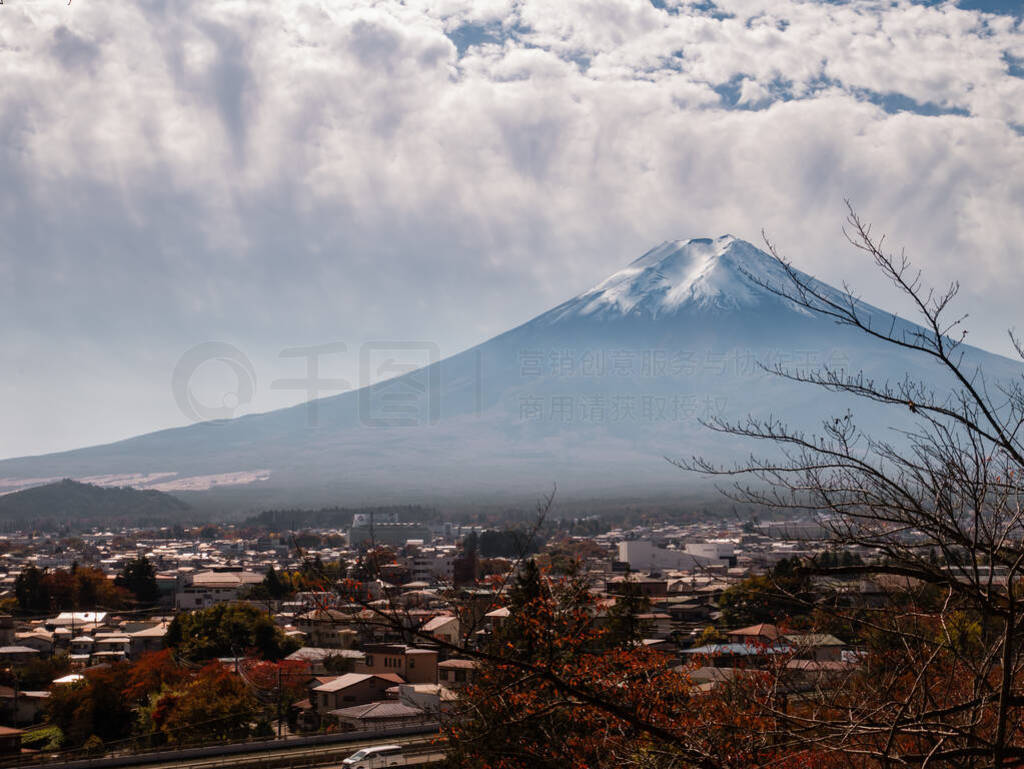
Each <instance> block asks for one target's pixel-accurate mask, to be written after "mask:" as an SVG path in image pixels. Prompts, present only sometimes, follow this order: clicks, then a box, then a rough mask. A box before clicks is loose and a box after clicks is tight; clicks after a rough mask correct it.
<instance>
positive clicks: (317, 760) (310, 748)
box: [21, 734, 444, 769]
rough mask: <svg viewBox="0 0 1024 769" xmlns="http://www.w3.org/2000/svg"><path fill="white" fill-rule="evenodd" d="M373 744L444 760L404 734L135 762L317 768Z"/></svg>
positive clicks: (51, 768) (59, 766)
mask: <svg viewBox="0 0 1024 769" xmlns="http://www.w3.org/2000/svg"><path fill="white" fill-rule="evenodd" d="M371 745H402V746H408V747H407V748H406V751H405V754H406V755H407V757H408V758H411V759H415V763H410V764H407V766H418V765H424V764H429V763H434V762H437V761H440V760H441V759H442V758H443V757H444V753H443V748H442V747H441V746H440V745H439V744H438V736H437V735H436V734H426V735H402V736H392V737H377V738H371V739H364V740H354V741H352V742H336V743H331V744H328V745H305V746H302V745H297V746H293V747H291V748H283V747H277V748H275V747H274V746H273V743H268V744H267V749H266V750H258V751H254V752H247V753H236V754H232V755H220V756H209V757H207V756H203V757H196V756H190V757H184V758H181V759H177V760H176V759H173V758H168V757H167V756H166V754H165V755H164V756H161V757H160V759H159V760H154V761H152V762H145V760H144V759H143V757H141V756H138V757H136V758H137V759H143V760H141V761H139V762H138V763H133V764H132V766H133V767H141V768H142V769H182V767H188V768H189V769H313V767H321V768H323V769H327V768H328V767H340V766H341V762H342V760H343V759H345V758H347V757H348V756H350V755H352V754H353V753H355V752H356V751H357V750H359V749H361V748H366V747H369V746H371ZM115 765H122V766H123V764H121V762H119V761H117V760H116V759H103V758H96V759H93V760H91V761H81V760H76V761H69V762H61V761H57V762H50V763H46V764H33V765H31V766H22V767H21V769H64V768H65V767H68V769H72V768H74V769H78V767H82V768H83V769H84V768H85V767H90V768H91V767H95V768H96V769H101V767H105V766H115Z"/></svg>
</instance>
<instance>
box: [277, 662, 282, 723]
mask: <svg viewBox="0 0 1024 769" xmlns="http://www.w3.org/2000/svg"><path fill="white" fill-rule="evenodd" d="M283 697H284V689H283V688H282V687H281V663H277V739H281V700H282V698H283Z"/></svg>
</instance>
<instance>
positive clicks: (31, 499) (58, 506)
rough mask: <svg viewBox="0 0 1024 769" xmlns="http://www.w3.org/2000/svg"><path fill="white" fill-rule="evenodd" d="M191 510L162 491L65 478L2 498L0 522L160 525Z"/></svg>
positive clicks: (0, 500)
mask: <svg viewBox="0 0 1024 769" xmlns="http://www.w3.org/2000/svg"><path fill="white" fill-rule="evenodd" d="M191 510H192V508H191V507H190V506H189V505H187V504H186V503H184V502H182V501H181V500H180V499H178V498H177V497H175V496H172V495H170V494H166V493H164V492H162V491H153V490H139V489H133V488H129V487H127V486H124V487H106V486H94V485H93V484H91V483H79V482H77V481H72V480H68V479H65V480H63V481H58V482H56V483H49V484H47V485H45V486H35V487H33V488H30V489H25V490H24V491H18V492H15V493H13V494H6V495H4V496H0V521H3V522H5V523H7V522H20V523H46V522H61V521H64V522H74V523H78V522H82V521H96V522H100V521H103V522H114V521H124V522H129V523H132V522H144V521H145V522H157V521H171V520H180V519H181V518H183V517H186V516H187V515H188V514H189V513H190V512H191Z"/></svg>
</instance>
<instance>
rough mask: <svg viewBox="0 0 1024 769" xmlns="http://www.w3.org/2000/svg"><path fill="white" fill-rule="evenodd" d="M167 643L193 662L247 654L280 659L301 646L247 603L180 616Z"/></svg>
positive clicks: (221, 605)
mask: <svg viewBox="0 0 1024 769" xmlns="http://www.w3.org/2000/svg"><path fill="white" fill-rule="evenodd" d="M166 643H167V646H168V647H170V648H172V649H174V650H176V651H177V652H178V653H179V654H181V655H182V656H183V657H185V658H186V659H188V660H191V661H194V662H198V661H203V660H209V659H214V658H217V657H236V656H240V655H242V654H246V653H248V652H254V653H256V654H258V655H259V656H261V657H263V658H265V659H270V660H277V659H281V658H282V657H284V656H286V655H288V654H290V653H291V652H293V651H295V649H297V648H298V647H299V644H298V642H297V641H295V640H294V639H291V638H289V637H288V636H286V635H285V634H284V632H283V631H282V630H281V629H280V628H279V627H277V625H275V624H274V622H273V620H272V619H271V618H270V617H268V616H267V614H266V613H265V612H262V611H260V610H259V609H257V608H255V607H253V606H248V605H244V604H242V605H234V604H223V603H222V604H217V605H216V606H211V607H210V608H208V609H200V610H199V611H194V612H187V613H183V614H178V615H177V616H176V617H175V618H174V620H173V621H172V622H171V624H170V626H169V627H168V628H167V638H166Z"/></svg>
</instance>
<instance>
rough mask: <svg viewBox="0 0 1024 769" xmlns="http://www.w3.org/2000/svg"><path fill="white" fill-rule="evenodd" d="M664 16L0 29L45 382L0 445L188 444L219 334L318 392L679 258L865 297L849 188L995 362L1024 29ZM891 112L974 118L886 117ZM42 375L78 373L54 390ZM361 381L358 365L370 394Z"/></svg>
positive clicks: (816, 10)
mask: <svg viewBox="0 0 1024 769" xmlns="http://www.w3.org/2000/svg"><path fill="white" fill-rule="evenodd" d="M664 5H665V6H667V9H661V8H656V7H654V6H653V5H652V4H650V3H648V2H641V0H601V1H600V2H586V3H583V2H564V1H563V2H555V0H543V1H542V0H491V1H490V2H468V1H467V0H446V2H441V3H436V2H429V3H428V2H425V1H420V0H417V1H416V2H406V3H404V4H403V3H400V2H397V0H378V1H376V2H371V1H370V0H367V1H366V2H362V3H352V2H344V3H343V2H324V3H303V4H291V3H270V2H269V1H265V2H262V3H245V4H241V3H236V2H202V3H200V2H196V3H193V4H188V5H184V6H174V7H171V6H170V5H161V4H159V3H139V4H137V5H136V4H129V3H121V4H116V5H113V6H110V5H107V6H103V5H96V4H94V3H93V4H89V3H75V4H73V5H72V6H71V7H70V8H68V7H65V6H63V5H61V4H49V3H38V4H27V3H26V4H20V3H17V4H8V5H5V6H3V7H0V13H2V18H3V22H4V23H3V24H2V25H0V66H2V68H3V71H4V73H5V76H4V77H3V78H2V79H0V129H2V130H3V135H4V137H5V142H4V145H3V146H2V147H0V174H2V178H3V179H4V180H5V182H4V185H3V186H2V187H0V323H2V324H3V326H4V328H5V331H6V333H7V334H8V335H9V336H10V337H11V338H13V339H15V340H17V341H18V343H17V344H14V345H12V346H11V347H9V348H8V349H7V350H5V351H0V368H2V369H3V370H9V371H14V370H17V371H19V372H22V373H20V374H19V375H18V378H17V380H16V381H17V382H18V384H17V386H16V388H14V392H13V395H12V393H11V385H10V384H9V383H8V385H7V391H6V392H7V395H8V397H7V398H5V399H4V400H3V401H2V403H0V417H3V418H5V419H6V421H5V424H12V425H13V424H16V425H17V426H16V427H15V428H14V429H12V430H8V431H6V432H5V434H4V436H3V437H2V438H0V455H14V454H20V453H25V452H28V451H43V450H51V449H54V448H58V447H63V446H70V445H74V444H86V443H93V442H96V441H99V440H107V439H113V438H115V437H119V436H123V435H128V434H131V433H135V432H142V431H144V430H146V429H149V428H152V427H157V426H164V425H169V424H174V423H176V422H180V421H181V417H180V415H178V414H177V412H176V410H175V408H174V405H173V402H172V401H171V399H170V397H169V394H168V389H167V382H168V381H169V377H170V368H171V367H173V362H174V360H175V355H176V354H180V352H183V351H184V350H185V349H187V348H188V347H190V346H191V345H193V344H195V343H197V342H200V341H204V340H206V339H226V340H229V341H232V342H234V343H236V344H238V345H239V346H242V347H244V349H245V350H246V351H247V353H248V354H250V356H251V357H253V358H254V361H255V362H256V363H257V364H258V365H257V367H258V369H259V370H260V372H261V381H263V382H269V381H270V380H272V379H274V378H276V377H281V376H294V375H295V374H296V372H295V370H294V366H293V363H294V361H292V362H289V361H282V360H281V359H279V358H278V357H277V352H278V351H279V350H280V349H281V348H283V347H286V346H294V345H301V344H314V343H320V342H329V341H334V340H338V339H342V340H346V341H349V342H350V344H351V348H352V349H355V347H356V346H357V345H358V342H359V340H360V339H364V338H370V337H375V336H376V337H390V338H408V337H415V338H430V339H434V340H437V341H439V342H440V343H441V345H442V349H443V350H444V352H446V353H450V352H455V351H456V350H458V349H459V348H461V347H464V346H466V345H469V344H471V343H474V342H476V341H480V340H482V339H483V338H485V337H486V336H488V335H490V334H493V333H497V332H500V331H502V330H504V329H505V328H506V327H508V326H510V325H512V324H514V323H516V322H520V321H523V320H526V319H527V318H528V317H529V316H530V315H532V314H535V313H537V312H540V311H542V310H544V309H546V308H547V307H548V306H550V305H551V304H553V303H555V302H557V301H560V300H562V299H565V298H567V297H568V296H569V295H571V294H573V293H575V292H576V291H578V290H581V289H583V288H585V287H587V286H589V285H592V284H593V283H596V282H597V281H598V280H600V279H601V278H603V277H604V276H605V275H606V274H607V273H610V272H611V271H613V270H615V269H617V268H618V267H620V266H621V264H622V263H623V262H624V261H627V260H629V259H632V258H633V257H635V256H637V255H638V254H639V253H641V252H642V251H644V250H646V248H648V247H649V246H650V245H651V244H652V243H654V242H656V241H659V240H662V239H665V238H670V237H671V238H674V237H689V236H699V235H708V234H710V235H717V234H721V233H723V232H732V233H734V234H736V235H739V236H742V237H746V238H748V239H752V240H756V239H757V238H758V236H759V233H760V231H761V229H762V228H766V229H767V230H768V231H769V232H771V233H772V235H773V237H774V238H775V240H776V241H778V243H779V244H780V245H781V246H782V247H783V248H784V250H786V251H787V252H788V253H789V254H790V255H791V256H793V257H795V258H796V259H797V260H798V261H799V263H800V264H801V266H802V267H805V268H807V269H809V270H811V271H814V272H817V273H819V274H820V275H821V277H823V278H826V279H830V280H834V281H837V280H839V279H841V278H842V277H844V276H846V277H850V276H853V277H854V278H856V277H859V275H861V274H862V270H860V269H854V268H851V267H850V265H849V263H848V261H847V260H848V258H849V251H848V250H846V249H845V248H844V247H843V241H842V238H841V235H840V232H839V224H840V222H841V218H842V214H843V202H842V201H843V199H844V198H845V197H849V198H851V199H852V200H854V201H855V202H856V203H857V204H858V206H860V208H861V209H862V210H863V212H864V214H865V215H866V216H867V217H869V218H871V219H874V220H875V221H876V222H877V226H878V227H880V228H883V229H885V230H888V231H889V232H890V233H891V240H892V242H894V243H900V244H906V245H907V246H908V248H909V249H910V251H911V253H913V254H915V255H918V256H919V257H920V259H921V260H922V261H923V263H924V264H925V266H926V267H927V268H928V269H929V272H930V274H934V275H935V276H936V277H937V278H938V279H943V280H944V279H947V278H952V277H955V276H959V277H962V278H964V280H965V290H966V291H970V292H971V295H970V296H969V297H968V302H967V304H968V305H970V306H972V307H973V306H976V305H979V304H981V302H982V298H984V304H983V307H982V308H981V309H984V311H985V312H987V313H990V314H991V316H992V317H994V318H995V320H993V321H991V322H990V325H989V326H983V327H982V329H983V332H984V333H983V334H982V336H983V337H984V338H979V339H975V340H974V341H977V342H988V343H990V344H991V345H992V346H999V348H1000V349H1005V344H1004V343H1003V342H1002V340H1001V338H1000V337H997V336H996V334H995V329H996V328H998V326H999V325H1001V324H1007V323H1011V322H1012V320H1013V318H1014V317H1015V313H1016V306H1017V296H1018V295H1019V293H1020V290H1021V285H1020V280H1019V279H1018V277H1017V271H1018V264H1019V260H1018V253H1019V245H1018V244H1020V243H1021V242H1022V241H1024V237H1022V236H1024V224H1022V221H1021V219H1020V217H1019V216H1017V215H1016V213H1017V212H1019V211H1020V208H1021V204H1022V203H1024V183H1022V182H1020V181H1019V180H1020V179H1022V178H1024V137H1021V136H1020V135H1019V133H1018V132H1016V131H1015V128H1014V126H1020V125H1024V112H1022V110H1024V92H1022V88H1024V79H1021V78H1017V77H1011V76H1010V75H1009V74H1008V66H1009V65H1008V63H1007V60H1006V58H1005V56H1004V54H1005V53H1006V52H1009V53H1011V54H1012V55H1015V56H1020V55H1022V52H1024V33H1022V30H1021V28H1020V23H1019V22H1018V21H1015V20H1011V19H1008V18H1006V17H995V16H990V15H989V16H984V15H982V14H979V13H976V12H968V11H961V10H958V9H957V8H956V7H955V6H953V5H950V4H945V5H941V6H938V7H923V6H918V5H913V4H911V3H909V2H900V3H897V4H895V5H893V4H891V3H888V2H885V3H880V2H850V3H844V4H831V3H816V2H809V1H798V0H788V1H781V2H780V1H778V0H772V1H771V2H768V0H722V1H721V2H720V3H719V4H718V6H719V11H721V13H715V12H712V11H708V10H696V9H697V8H705V6H704V5H703V4H692V3H665V4H664ZM460 34H461V35H462V36H461V37H459V35H460ZM460 49H462V55H461V56H460V53H459V52H460ZM887 94H896V95H897V96H898V97H900V98H902V100H903V101H902V102H899V103H901V104H909V105H913V104H914V103H917V104H921V105H924V104H926V103H927V104H931V105H934V109H936V110H938V111H942V110H952V109H956V110H958V111H961V112H964V113H966V115H963V116H962V115H939V116H932V117H928V116H923V115H917V114H913V113H901V114H890V113H888V112H886V111H885V109H883V108H882V107H881V106H878V105H877V104H874V103H869V101H868V100H869V99H870V100H874V101H876V102H879V101H882V99H883V97H884V96H885V95H887ZM891 98H892V97H890V102H883V103H884V104H885V106H888V107H889V108H890V109H892V107H893V102H892V101H891ZM734 105H735V106H737V107H739V108H737V109H732V108H731V107H732V106H734ZM740 108H742V109H740ZM863 288H864V289H865V292H866V293H868V295H869V296H873V297H878V298H879V300H881V299H882V298H885V297H886V296H887V295H886V294H885V293H884V291H882V290H881V289H880V288H879V287H878V286H874V285H865V286H863ZM41 345H42V346H43V347H44V348H45V353H40V352H39V350H40V346H41ZM83 351H87V356H88V360H89V363H88V365H85V364H84V363H82V356H83V355H85V354H86V353H85V352H83ZM155 351H159V352H155ZM176 351H177V353H176ZM40 354H45V355H47V356H53V359H55V360H60V359H61V358H62V356H63V358H64V359H66V360H75V361H78V363H77V364H76V366H75V367H74V370H69V371H68V372H67V374H66V380H63V381H62V380H61V379H60V377H59V376H57V375H56V374H55V373H54V370H55V367H54V366H51V365H49V364H48V365H47V366H42V365H39V363H38V361H37V357H38V356H39V355H40ZM354 358H355V356H354V355H351V356H349V357H348V358H347V359H345V360H341V361H339V362H337V363H336V366H337V371H336V372H335V374H336V375H340V376H345V377H346V378H349V379H350V380H351V381H355V380H356V379H357V376H356V372H355V370H354V365H355V364H354ZM34 370H35V371H37V372H38V373H37V374H33V373H32V371H34ZM26 372H27V373H26ZM55 377H56V378H55ZM55 382H56V384H54V383H55ZM72 385H73V392H72V391H70V389H69V388H71V386H72ZM62 388H63V389H62ZM60 392H64V393H66V397H63V398H61V397H58V396H57V395H56V393H60ZM140 393H145V394H144V395H140ZM299 397H300V396H299V394H296V393H288V392H285V393H282V392H272V391H269V390H268V389H266V388H264V389H261V390H260V391H259V394H258V399H257V402H256V403H255V404H254V406H255V407H256V408H271V407H275V406H278V405H282V404H284V403H286V402H294V401H295V400H297V399H299ZM147 400H148V401H149V402H150V406H149V408H146V407H140V406H139V404H140V403H145V402H147ZM119 402H124V403H130V404H131V407H130V408H129V407H124V408H118V407H117V406H116V404H117V403H119ZM112 404H114V405H113V406H112ZM26 414H29V415H30V414H40V415H42V416H40V417H39V418H38V419H35V420H33V419H30V418H28V417H26V416H25V415H26ZM92 414H102V415H103V418H102V419H97V420H93V419H91V415H92ZM15 415H16V416H17V417H18V418H17V420H16V421H15V420H14V416H15ZM68 425H75V426H76V427H75V429H74V430H69V429H68ZM71 436H78V437H77V438H75V437H71Z"/></svg>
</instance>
